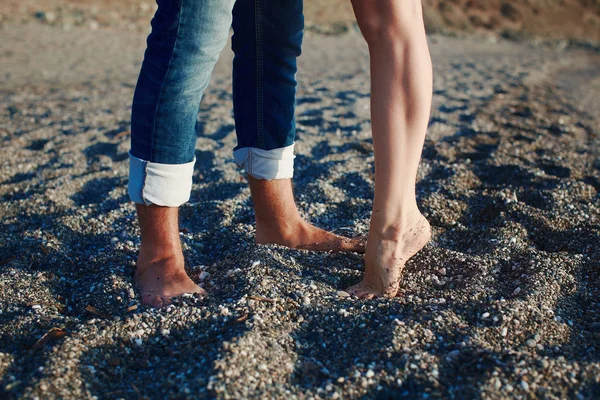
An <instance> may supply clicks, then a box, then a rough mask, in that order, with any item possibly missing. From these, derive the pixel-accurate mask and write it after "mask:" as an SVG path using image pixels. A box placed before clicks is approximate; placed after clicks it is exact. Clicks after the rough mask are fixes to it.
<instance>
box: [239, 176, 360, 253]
mask: <svg viewBox="0 0 600 400" xmlns="http://www.w3.org/2000/svg"><path fill="white" fill-rule="evenodd" d="M248 181H249V183H250V190H251V192H252V200H253V202H254V211H255V215H256V242H257V243H260V244H280V245H283V246H287V247H292V248H296V249H304V250H315V251H354V252H361V253H362V252H364V249H365V243H364V239H363V238H362V237H361V238H352V239H350V238H345V237H342V236H338V235H335V234H333V233H331V232H327V231H325V230H323V229H319V228H317V227H315V226H314V225H311V224H309V223H308V222H306V221H304V220H303V219H302V217H301V216H300V214H299V213H298V209H297V208H296V203H295V202H294V195H293V191H292V182H291V180H290V179H276V180H269V181H267V180H261V179H255V178H253V177H251V176H248Z"/></svg>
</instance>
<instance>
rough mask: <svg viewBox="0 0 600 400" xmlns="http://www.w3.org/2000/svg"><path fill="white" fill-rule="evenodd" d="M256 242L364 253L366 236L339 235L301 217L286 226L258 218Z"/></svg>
mask: <svg viewBox="0 0 600 400" xmlns="http://www.w3.org/2000/svg"><path fill="white" fill-rule="evenodd" d="M256 243H258V244H279V245H282V246H286V247H291V248H294V249H300V250H312V251H331V252H339V251H351V252H355V253H364V252H365V244H366V238H365V237H364V236H360V237H355V238H347V237H344V236H339V235H336V234H335V233H332V232H328V231H326V230H323V229H320V228H317V227H316V226H314V225H311V224H309V223H308V222H306V221H304V220H303V219H301V218H298V220H297V221H295V222H291V221H288V222H286V224H285V226H282V224H279V225H277V226H276V225H274V224H273V223H272V222H271V223H267V222H261V221H259V220H258V219H257V221H256Z"/></svg>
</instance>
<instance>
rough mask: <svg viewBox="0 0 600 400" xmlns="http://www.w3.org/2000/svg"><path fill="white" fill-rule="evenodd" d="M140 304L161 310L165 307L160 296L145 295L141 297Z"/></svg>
mask: <svg viewBox="0 0 600 400" xmlns="http://www.w3.org/2000/svg"><path fill="white" fill-rule="evenodd" d="M142 304H145V305H147V306H150V307H154V308H161V307H163V306H164V305H165V301H164V299H163V298H162V297H160V296H157V295H151V294H147V295H143V296H142Z"/></svg>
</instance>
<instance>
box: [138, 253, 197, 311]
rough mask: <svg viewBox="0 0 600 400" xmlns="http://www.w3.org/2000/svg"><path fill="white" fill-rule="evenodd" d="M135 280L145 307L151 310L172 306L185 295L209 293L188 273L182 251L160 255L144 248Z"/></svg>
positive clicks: (139, 258)
mask: <svg viewBox="0 0 600 400" xmlns="http://www.w3.org/2000/svg"><path fill="white" fill-rule="evenodd" d="M175 250H177V249H175ZM134 280H135V284H136V286H137V288H138V290H139V291H140V295H141V297H142V304H146V305H149V306H151V307H163V306H166V305H168V304H170V303H171V298H172V297H178V296H181V295H183V294H185V293H190V294H196V295H198V296H206V291H204V289H202V288H201V287H200V286H198V285H196V284H195V283H194V281H192V280H191V279H190V277H189V276H188V275H187V274H186V272H185V269H184V261H183V254H182V253H181V249H179V252H177V251H173V252H160V251H153V250H150V251H146V250H145V249H144V248H142V249H141V250H140V255H139V257H138V261H137V267H136V270H135V276H134Z"/></svg>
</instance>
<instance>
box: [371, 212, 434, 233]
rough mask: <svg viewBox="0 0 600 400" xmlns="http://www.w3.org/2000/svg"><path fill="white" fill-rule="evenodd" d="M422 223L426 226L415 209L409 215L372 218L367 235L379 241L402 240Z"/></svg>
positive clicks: (425, 221) (401, 214) (421, 216)
mask: <svg viewBox="0 0 600 400" xmlns="http://www.w3.org/2000/svg"><path fill="white" fill-rule="evenodd" d="M422 221H424V223H425V224H427V220H425V218H424V217H423V215H422V214H421V212H420V211H419V209H418V208H416V207H415V209H414V210H413V211H411V212H409V213H400V214H398V215H396V216H393V217H392V218H387V217H385V218H381V217H380V218H378V217H377V216H374V217H373V218H372V219H371V225H370V228H369V235H372V234H374V235H375V236H376V238H377V239H379V240H393V241H399V240H403V238H404V236H405V235H406V234H407V233H411V232H413V231H415V230H416V229H417V228H418V225H420V224H422Z"/></svg>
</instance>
